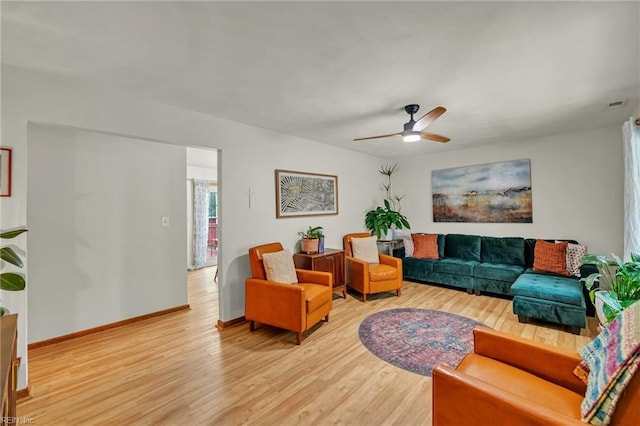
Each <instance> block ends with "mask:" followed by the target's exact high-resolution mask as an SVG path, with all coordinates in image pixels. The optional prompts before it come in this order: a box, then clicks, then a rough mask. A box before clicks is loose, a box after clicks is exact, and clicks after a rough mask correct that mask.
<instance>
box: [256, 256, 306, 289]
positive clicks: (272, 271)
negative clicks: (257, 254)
mask: <svg viewBox="0 0 640 426" xmlns="http://www.w3.org/2000/svg"><path fill="white" fill-rule="evenodd" d="M262 263H263V264H264V271H265V272H266V274H267V279H268V280H269V281H275V282H277V283H283V284H297V283H298V276H297V275H296V267H295V266H294V264H293V256H292V255H291V253H289V252H288V251H286V250H282V251H276V252H273V253H265V254H263V255H262Z"/></svg>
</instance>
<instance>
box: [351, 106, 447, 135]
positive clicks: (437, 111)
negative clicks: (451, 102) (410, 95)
mask: <svg viewBox="0 0 640 426" xmlns="http://www.w3.org/2000/svg"><path fill="white" fill-rule="evenodd" d="M419 109H420V105H417V104H411V105H407V106H405V107H404V110H405V111H406V112H407V114H409V115H411V119H410V120H409V121H407V122H406V123H404V131H402V132H398V133H391V134H388V135H380V136H370V137H368V138H357V139H354V141H363V140H368V139H380V138H388V137H390V136H402V140H403V141H404V142H417V141H419V140H420V139H426V140H430V141H435V142H442V143H446V142H449V140H450V139H449V138H448V137H446V136H442V135H437V134H435V133H428V132H423V131H422V130H423V129H425V128H426V127H427V126H428V125H429V124H431V123H432V122H433V121H434V120H435V119H436V118H438V117H440V116H441V115H442V114H444V113H445V111H446V110H447V109H446V108H445V107H441V106H439V107H435V108H434V109H432V110H431V111H429V112H428V113H426V114H425V115H423V116H422V117H420V118H419V119H418V120H417V121H416V120H414V119H413V114H415V113H417V112H418V110H419Z"/></svg>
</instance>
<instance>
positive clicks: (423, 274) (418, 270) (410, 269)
mask: <svg viewBox="0 0 640 426" xmlns="http://www.w3.org/2000/svg"><path fill="white" fill-rule="evenodd" d="M435 262H438V260H436V259H416V258H414V257H404V258H403V259H402V273H403V275H404V277H405V278H413V279H416V280H426V279H427V277H428V274H429V272H432V271H433V264H434V263H435Z"/></svg>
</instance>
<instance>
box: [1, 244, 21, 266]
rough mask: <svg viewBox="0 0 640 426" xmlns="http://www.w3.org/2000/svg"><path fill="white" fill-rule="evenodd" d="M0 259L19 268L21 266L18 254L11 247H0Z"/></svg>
mask: <svg viewBox="0 0 640 426" xmlns="http://www.w3.org/2000/svg"><path fill="white" fill-rule="evenodd" d="M0 259H2V260H4V261H5V262H9V263H10V264H12V265H15V266H17V267H19V268H22V266H23V264H22V260H21V259H20V256H18V255H17V253H16V252H15V251H13V249H12V248H11V247H2V248H0Z"/></svg>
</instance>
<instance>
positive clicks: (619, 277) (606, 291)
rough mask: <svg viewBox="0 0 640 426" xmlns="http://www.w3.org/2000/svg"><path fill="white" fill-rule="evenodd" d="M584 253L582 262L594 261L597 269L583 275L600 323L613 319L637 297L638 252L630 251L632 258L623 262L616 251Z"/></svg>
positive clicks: (639, 291) (639, 288) (639, 282)
mask: <svg viewBox="0 0 640 426" xmlns="http://www.w3.org/2000/svg"><path fill="white" fill-rule="evenodd" d="M612 257H613V259H614V260H610V259H609V258H608V257H606V256H601V255H587V256H585V257H583V258H582V264H583V265H595V266H596V267H597V268H598V272H595V273H593V274H591V275H589V276H588V277H586V278H583V279H582V281H583V282H584V284H585V286H586V287H587V289H588V290H589V296H590V297H591V301H592V302H593V303H594V305H595V306H596V313H597V314H598V318H599V319H600V322H601V323H602V324H606V323H608V322H610V321H612V320H613V319H614V318H615V317H616V316H617V315H618V314H619V313H620V312H622V310H623V309H625V308H628V307H629V306H631V305H632V304H634V303H635V302H636V301H638V300H640V254H637V253H631V260H630V261H628V262H623V261H622V259H620V258H619V257H618V256H616V255H615V254H612Z"/></svg>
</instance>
